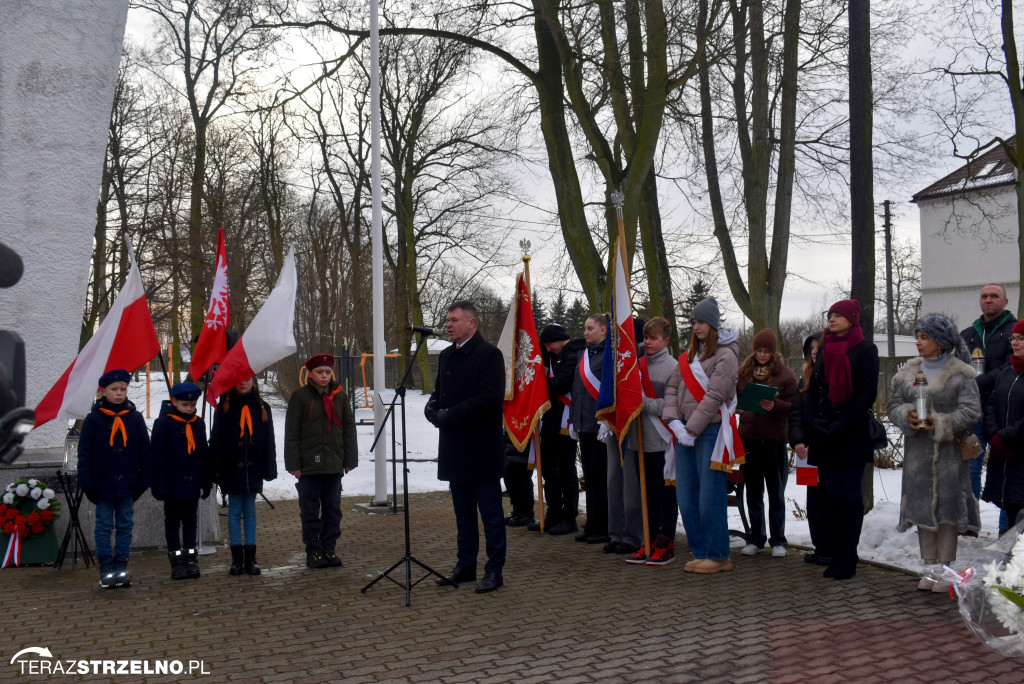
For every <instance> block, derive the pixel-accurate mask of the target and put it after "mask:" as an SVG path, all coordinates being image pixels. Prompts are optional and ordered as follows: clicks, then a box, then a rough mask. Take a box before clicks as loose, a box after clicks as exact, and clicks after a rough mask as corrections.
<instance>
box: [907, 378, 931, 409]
mask: <svg viewBox="0 0 1024 684" xmlns="http://www.w3.org/2000/svg"><path fill="white" fill-rule="evenodd" d="M910 396H911V398H912V399H913V400H914V410H915V411H916V412H917V419H918V420H924V419H925V418H927V417H928V378H926V377H925V376H924V373H922V372H918V374H917V377H915V378H914V386H913V387H912V388H911V390H910Z"/></svg>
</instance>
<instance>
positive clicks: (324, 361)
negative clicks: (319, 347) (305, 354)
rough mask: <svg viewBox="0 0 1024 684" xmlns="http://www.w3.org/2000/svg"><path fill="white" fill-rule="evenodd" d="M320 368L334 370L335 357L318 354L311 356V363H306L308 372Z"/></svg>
mask: <svg viewBox="0 0 1024 684" xmlns="http://www.w3.org/2000/svg"><path fill="white" fill-rule="evenodd" d="M320 366H328V367H330V368H334V356H333V355H332V354H317V355H316V356H310V357H309V361H306V370H313V369H314V368H319V367H320Z"/></svg>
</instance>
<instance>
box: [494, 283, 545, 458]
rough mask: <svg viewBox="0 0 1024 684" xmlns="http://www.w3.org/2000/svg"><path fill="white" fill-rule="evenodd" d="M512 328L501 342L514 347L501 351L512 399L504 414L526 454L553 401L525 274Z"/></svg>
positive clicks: (507, 399)
mask: <svg viewBox="0 0 1024 684" xmlns="http://www.w3.org/2000/svg"><path fill="white" fill-rule="evenodd" d="M513 312H514V313H513ZM509 323H511V326H509ZM509 327H511V333H509V332H508V330H506V331H505V332H503V333H502V336H501V338H502V339H503V340H511V347H509V348H507V347H506V345H501V346H500V347H499V348H500V349H501V350H502V355H503V356H504V357H505V376H506V379H508V378H511V387H510V389H511V396H509V394H508V393H507V392H506V395H505V404H504V407H503V411H502V413H503V414H504V419H505V430H506V432H507V433H508V436H509V439H511V440H512V443H513V444H515V445H516V448H517V449H519V451H523V450H524V449H525V448H526V445H527V444H529V443H530V437H531V435H533V432H534V430H535V429H536V427H537V423H538V421H540V417H541V416H542V415H544V412H545V411H547V410H548V409H549V408H550V407H551V401H550V398H549V397H548V381H547V375H546V373H545V372H544V361H543V359H542V358H541V353H540V342H539V340H538V338H537V325H536V323H535V322H534V320H533V302H532V301H531V298H530V291H529V289H528V288H527V287H526V282H525V280H524V279H523V276H522V274H520V275H519V277H518V278H516V298H515V300H514V301H513V302H512V307H511V311H510V312H509V317H508V319H507V321H506V329H508V328H509Z"/></svg>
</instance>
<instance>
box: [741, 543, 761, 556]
mask: <svg viewBox="0 0 1024 684" xmlns="http://www.w3.org/2000/svg"><path fill="white" fill-rule="evenodd" d="M760 552H761V547H760V546H755V545H754V544H747V545H746V546H744V547H743V551H741V552H740V553H742V554H743V555H744V556H753V555H754V554H756V553H760Z"/></svg>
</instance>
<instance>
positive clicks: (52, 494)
mask: <svg viewBox="0 0 1024 684" xmlns="http://www.w3.org/2000/svg"><path fill="white" fill-rule="evenodd" d="M55 496H57V494H56V492H54V491H53V490H52V489H50V488H49V487H47V488H46V489H44V490H43V498H44V499H52V498H53V497H55Z"/></svg>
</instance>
